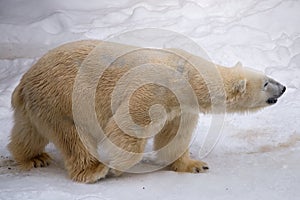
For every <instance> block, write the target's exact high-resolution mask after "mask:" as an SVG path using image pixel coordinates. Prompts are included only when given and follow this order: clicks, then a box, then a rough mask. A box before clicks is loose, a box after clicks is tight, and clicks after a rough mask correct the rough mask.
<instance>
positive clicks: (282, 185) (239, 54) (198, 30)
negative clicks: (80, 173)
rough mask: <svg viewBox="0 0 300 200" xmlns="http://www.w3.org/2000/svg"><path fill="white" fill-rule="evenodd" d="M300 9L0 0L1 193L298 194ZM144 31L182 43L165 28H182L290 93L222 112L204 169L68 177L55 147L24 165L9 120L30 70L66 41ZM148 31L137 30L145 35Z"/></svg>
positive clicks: (185, 0)
mask: <svg viewBox="0 0 300 200" xmlns="http://www.w3.org/2000/svg"><path fill="white" fill-rule="evenodd" d="M299 10H300V1H297V0H245V1H239V0H226V1H224V0H199V1H196V0H178V1H176V0H164V1H161V0H152V1H146V0H115V1H111V0H101V1H98V0H90V1H79V0H78V1H75V0H64V1H60V0H44V1H39V0H2V1H0V47H1V48H0V133H1V134H0V156H1V157H0V199H3V200H9V199H24V200H26V199H45V200H47V199H78V200H79V199H82V200H92V199H97V200H98V199H285V200H287V199H299V197H300V190H299V188H300V167H299V166H300V151H299V150H300V123H299V121H300V115H299V113H300V104H299V102H300V92H299V88H300V12H299ZM147 28H151V29H149V31H150V30H161V31H158V33H162V34H157V36H156V35H155V37H154V38H152V39H151V41H150V43H153V45H154V44H156V43H158V44H161V39H162V38H167V39H168V40H169V41H171V42H172V41H173V43H176V41H177V40H176V38H172V36H170V37H169V36H167V35H166V34H164V33H167V32H168V31H172V32H174V33H178V34H180V35H183V36H185V37H186V38H189V39H190V40H192V41H194V43H196V44H197V45H198V46H200V47H201V48H202V49H203V50H204V51H205V53H206V55H207V56H208V57H209V58H210V59H211V60H213V61H214V62H215V63H219V64H222V65H226V66H233V65H234V64H235V63H236V62H237V61H241V62H242V63H243V65H244V66H248V67H252V68H254V69H257V70H260V71H263V72H265V73H266V74H267V75H269V76H271V77H273V78H275V79H276V80H278V81H279V82H281V83H282V84H284V85H286V86H287V92H286V93H285V94H284V95H283V97H281V98H280V99H279V102H278V103H277V104H276V105H274V106H271V107H268V108H266V109H264V110H262V111H259V112H257V113H250V114H246V115H241V114H235V115H226V116H225V120H224V124H223V129H222V134H221V138H220V140H219V142H218V144H217V145H216V147H215V148H214V149H213V151H212V152H211V153H209V154H208V155H207V156H206V157H205V158H202V159H203V160H204V161H206V162H208V164H209V166H210V171H209V172H208V173H205V174H181V173H175V172H170V171H165V170H160V171H156V172H151V173H145V174H130V173H127V174H124V175H123V176H121V177H118V178H108V179H105V180H102V181H100V182H98V183H96V184H79V183H74V182H72V181H71V180H70V179H69V178H68V177H67V173H66V171H65V169H64V166H63V161H62V158H61V155H60V154H59V152H58V151H57V149H56V148H55V147H54V146H53V145H51V144H50V145H49V146H48V147H47V151H48V152H50V154H51V155H52V156H53V158H54V161H53V162H52V164H51V165H50V166H49V167H47V168H41V169H33V170H31V171H27V172H22V171H19V169H18V168H17V167H16V166H15V163H14V162H13V161H12V158H11V156H10V154H9V152H8V150H7V149H6V145H7V144H8V142H9V134H10V130H11V128H12V125H13V119H12V109H11V106H10V98H11V93H12V91H13V89H14V88H15V86H16V85H17V84H18V81H19V80H20V78H21V76H22V75H23V74H24V73H25V72H26V70H27V69H28V68H29V67H30V66H31V65H32V64H33V63H35V62H36V61H37V59H38V58H39V57H40V56H42V55H43V54H44V53H46V52H47V50H49V49H51V48H53V47H56V46H58V45H60V44H62V43H66V42H69V41H74V40H80V39H87V38H93V39H102V40H110V39H111V40H112V38H114V39H115V40H118V36H120V35H121V36H122V35H124V34H125V35H126V33H127V32H132V31H134V30H136V29H139V30H144V29H146V30H148V29H147ZM146 32H147V31H146ZM136 33H140V32H138V31H137V32H136ZM142 33H143V34H142V35H141V34H136V35H134V34H133V35H131V37H132V38H138V37H139V38H141V40H143V38H144V37H145V38H146V39H147V37H148V36H147V37H146V36H145V35H144V33H145V32H143V31H142ZM150 33H151V31H150ZM150 35H151V34H150ZM152 37H153V35H152ZM116 38H117V39H116ZM146 39H145V40H146ZM133 40H134V39H133ZM133 40H132V41H133ZM123 41H124V40H123ZM130 41H131V40H128V41H127V42H129V43H130ZM163 41H165V40H163ZM144 42H145V43H146V44H149V42H148V43H147V41H144ZM182 47H184V45H182ZM186 48H188V47H186ZM200 117H201V119H203V121H200V122H199V126H198V128H197V131H196V132H197V133H196V134H197V135H199V136H200V137H197V138H196V139H195V141H194V142H193V144H192V147H191V151H192V156H193V157H194V158H199V157H200V156H201V155H199V150H200V148H201V138H203V137H201V133H203V132H205V131H204V130H207V129H208V128H209V126H210V119H211V116H203V115H201V116H200Z"/></svg>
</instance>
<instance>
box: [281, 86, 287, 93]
mask: <svg viewBox="0 0 300 200" xmlns="http://www.w3.org/2000/svg"><path fill="white" fill-rule="evenodd" d="M285 90H286V87H285V86H283V89H282V90H281V94H283V93H284V92H285Z"/></svg>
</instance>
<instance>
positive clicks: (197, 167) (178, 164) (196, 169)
mask: <svg viewBox="0 0 300 200" xmlns="http://www.w3.org/2000/svg"><path fill="white" fill-rule="evenodd" d="M170 169H171V170H173V171H176V172H189V173H201V172H206V171H207V170H208V169H209V167H208V165H207V164H206V163H205V162H202V161H200V160H193V159H191V158H190V156H189V152H188V151H187V152H185V153H184V154H183V155H182V156H181V157H180V158H179V159H177V160H176V161H175V162H173V163H172V164H171V165H170Z"/></svg>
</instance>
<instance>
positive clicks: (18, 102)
mask: <svg viewBox="0 0 300 200" xmlns="http://www.w3.org/2000/svg"><path fill="white" fill-rule="evenodd" d="M23 104H24V101H23V97H22V88H21V86H20V84H19V85H18V86H17V87H16V88H15V90H14V91H13V93H12V97H11V105H12V107H13V108H14V109H16V108H18V107H20V106H22V105H23Z"/></svg>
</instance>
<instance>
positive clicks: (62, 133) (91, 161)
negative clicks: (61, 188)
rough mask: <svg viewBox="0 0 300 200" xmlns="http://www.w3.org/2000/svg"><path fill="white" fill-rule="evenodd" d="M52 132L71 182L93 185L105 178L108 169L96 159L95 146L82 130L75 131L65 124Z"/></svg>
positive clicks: (72, 127) (72, 125) (74, 128)
mask: <svg viewBox="0 0 300 200" xmlns="http://www.w3.org/2000/svg"><path fill="white" fill-rule="evenodd" d="M54 132H55V134H56V136H55V137H54V138H53V142H54V144H55V146H56V147H57V148H58V149H59V150H60V151H61V153H62V154H63V156H64V162H65V167H66V169H67V171H68V174H69V177H70V178H71V179H72V180H73V181H76V182H83V183H94V182H96V181H98V180H100V179H102V178H105V176H106V175H107V173H108V171H109V168H108V167H107V166H105V165H104V164H103V163H101V162H100V161H99V160H98V159H97V156H96V155H95V154H96V153H97V152H95V149H96V147H95V146H96V145H95V144H92V143H91V140H90V139H88V135H86V134H85V133H84V130H80V128H79V127H77V129H76V127H75V125H74V124H65V126H63V127H60V128H59V129H56V130H54ZM79 132H81V134H82V137H80V136H79V134H80V133H79ZM92 142H93V141H92ZM94 155H95V156H94Z"/></svg>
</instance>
